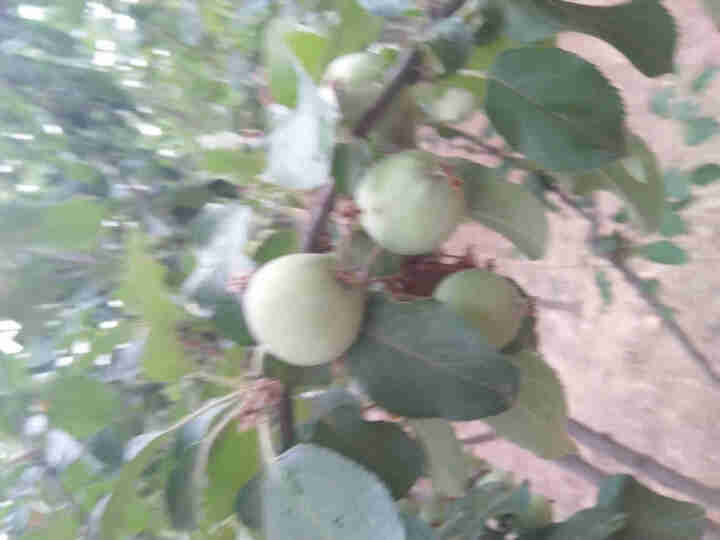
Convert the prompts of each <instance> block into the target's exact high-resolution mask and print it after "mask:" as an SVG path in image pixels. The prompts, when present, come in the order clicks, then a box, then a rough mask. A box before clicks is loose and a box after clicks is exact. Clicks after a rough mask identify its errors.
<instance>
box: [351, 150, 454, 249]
mask: <svg viewBox="0 0 720 540" xmlns="http://www.w3.org/2000/svg"><path fill="white" fill-rule="evenodd" d="M355 202H356V204H357V205H358V207H359V208H360V210H361V212H362V213H361V214H360V223H361V224H362V226H363V228H364V229H365V232H367V233H368V235H369V236H370V237H371V238H372V239H373V240H375V242H377V243H378V244H379V245H380V246H382V247H383V248H385V249H387V250H388V251H392V252H393V253H399V254H401V255H419V254H421V253H428V252H430V251H432V250H434V249H435V248H437V247H439V246H440V245H441V244H442V243H443V242H445V241H446V240H447V239H448V237H449V236H450V234H451V233H452V232H453V231H454V230H455V227H457V225H458V223H459V222H460V220H461V219H462V217H463V215H464V213H465V199H464V197H463V194H462V191H461V190H460V189H459V188H457V187H455V186H452V185H451V184H450V180H449V179H448V177H447V176H446V175H445V174H444V173H442V172H440V171H436V170H434V169H433V158H432V156H430V155H429V154H426V153H424V152H420V151H417V150H408V151H405V152H401V153H398V154H393V155H391V156H389V157H386V158H384V159H383V160H381V161H380V162H378V163H377V164H376V165H375V166H374V167H372V168H371V169H370V170H369V171H368V172H367V173H366V174H365V177H364V178H363V179H362V181H361V183H360V185H359V186H358V189H357V191H356V192H355Z"/></svg>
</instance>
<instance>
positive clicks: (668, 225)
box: [660, 208, 687, 238]
mask: <svg viewBox="0 0 720 540" xmlns="http://www.w3.org/2000/svg"><path fill="white" fill-rule="evenodd" d="M686 233H687V225H686V223H685V220H684V219H683V218H682V217H681V216H680V215H679V214H676V213H675V212H673V211H672V210H671V209H670V208H667V209H665V215H664V217H663V222H662V225H660V234H662V235H663V236H667V237H669V238H672V237H673V236H678V235H681V234H686Z"/></svg>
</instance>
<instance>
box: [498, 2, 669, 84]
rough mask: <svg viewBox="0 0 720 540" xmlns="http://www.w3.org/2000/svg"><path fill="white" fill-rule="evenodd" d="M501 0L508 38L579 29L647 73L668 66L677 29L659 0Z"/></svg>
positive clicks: (530, 38)
mask: <svg viewBox="0 0 720 540" xmlns="http://www.w3.org/2000/svg"><path fill="white" fill-rule="evenodd" d="M505 4H506V5H505V20H506V24H507V27H506V31H507V33H508V35H509V36H510V37H511V38H512V39H515V40H518V41H525V42H529V41H537V40H540V39H543V38H546V37H549V36H552V35H554V34H556V33H557V32H559V31H574V32H583V33H585V34H590V35H592V36H595V37H597V38H600V39H602V40H604V41H607V42H608V43H610V44H611V45H613V46H614V47H615V48H616V49H618V50H619V51H620V52H622V53H623V54H624V55H625V56H626V57H627V58H628V59H629V60H630V61H631V62H632V63H633V64H634V65H635V67H636V68H638V69H639V70H640V71H641V72H643V73H644V74H645V75H647V76H648V77H656V76H658V75H662V74H664V73H670V72H672V71H673V56H674V54H675V46H676V42H677V29H676V26H675V21H674V19H673V17H672V16H671V15H670V13H669V12H668V11H667V9H666V8H665V7H664V6H663V5H662V3H661V2H660V1H659V0H633V1H631V2H625V3H623V4H619V5H614V6H588V5H581V4H577V3H574V2H562V1H553V2H536V1H533V0H507V1H506V2H505Z"/></svg>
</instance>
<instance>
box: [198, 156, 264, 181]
mask: <svg viewBox="0 0 720 540" xmlns="http://www.w3.org/2000/svg"><path fill="white" fill-rule="evenodd" d="M202 157H203V161H202V166H203V167H204V168H205V169H206V170H207V171H208V172H209V173H212V174H226V175H229V176H231V177H233V178H237V179H238V180H240V181H241V182H240V183H243V184H244V183H247V182H249V181H250V180H252V178H253V177H254V176H256V175H258V174H260V173H261V172H262V171H263V170H264V169H265V166H266V162H265V152H264V151H263V150H247V149H242V148H238V149H234V150H230V149H225V148H218V149H213V150H206V151H205V152H203V155H202Z"/></svg>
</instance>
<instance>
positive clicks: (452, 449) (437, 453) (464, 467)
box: [410, 418, 470, 497]
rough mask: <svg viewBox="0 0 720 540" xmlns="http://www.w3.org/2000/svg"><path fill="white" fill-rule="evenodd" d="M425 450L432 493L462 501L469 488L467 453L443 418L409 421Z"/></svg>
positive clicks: (448, 423)
mask: <svg viewBox="0 0 720 540" xmlns="http://www.w3.org/2000/svg"><path fill="white" fill-rule="evenodd" d="M410 426H411V427H412V428H413V430H414V431H415V436H416V437H417V438H418V439H419V440H420V442H421V443H422V445H423V447H424V448H425V454H426V456H427V461H428V469H429V470H428V472H429V474H430V478H431V479H432V484H433V490H434V491H435V493H440V494H442V495H444V496H446V497H462V496H463V495H465V492H466V490H467V488H468V479H469V476H470V475H469V471H468V464H467V459H466V458H465V452H464V451H463V447H462V444H461V443H460V441H458V439H457V437H456V435H455V430H454V429H453V427H452V425H451V424H450V422H448V421H447V420H444V419H442V418H423V419H416V420H410Z"/></svg>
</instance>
